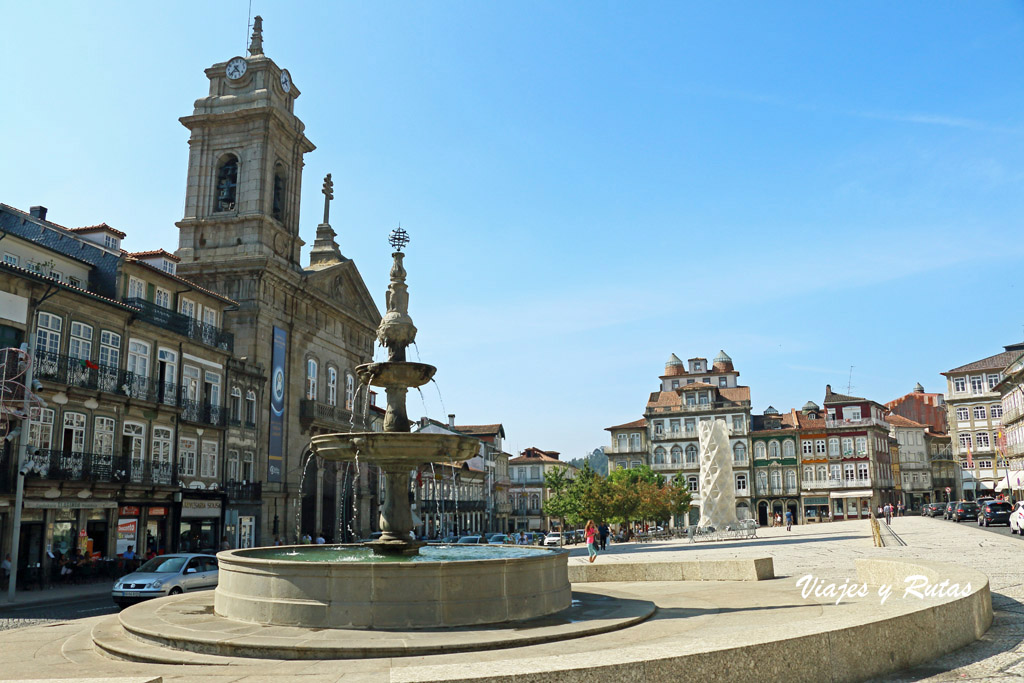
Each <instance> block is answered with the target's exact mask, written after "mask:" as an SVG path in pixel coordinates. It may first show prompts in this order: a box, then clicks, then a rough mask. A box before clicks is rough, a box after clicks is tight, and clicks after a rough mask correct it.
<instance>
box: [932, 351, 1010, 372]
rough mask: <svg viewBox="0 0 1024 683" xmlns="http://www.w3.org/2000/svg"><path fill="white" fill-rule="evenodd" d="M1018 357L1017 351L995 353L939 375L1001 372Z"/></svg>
mask: <svg viewBox="0 0 1024 683" xmlns="http://www.w3.org/2000/svg"><path fill="white" fill-rule="evenodd" d="M1019 355H1020V352H1019V351H1004V352H1003V353H997V354H996V355H994V356H989V357H988V358H982V359H981V360H976V361H974V362H973V363H968V364H967V365H961V366H960V367H958V368H953V369H952V370H947V371H946V372H943V373H941V374H942V375H952V374H953V373H954V372H971V371H973V370H1002V369H1003V368H1005V367H1006V366H1007V365H1009V364H1010V363H1012V362H1013V361H1014V360H1015V359H1016V358H1017V356H1019Z"/></svg>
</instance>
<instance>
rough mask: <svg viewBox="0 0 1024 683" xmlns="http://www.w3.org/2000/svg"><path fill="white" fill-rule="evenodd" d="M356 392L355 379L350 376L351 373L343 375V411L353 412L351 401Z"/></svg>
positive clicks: (353, 407)
mask: <svg viewBox="0 0 1024 683" xmlns="http://www.w3.org/2000/svg"><path fill="white" fill-rule="evenodd" d="M355 391H356V378H355V377H353V376H352V373H350V372H346V373H345V410H355V405H353V401H354V400H355Z"/></svg>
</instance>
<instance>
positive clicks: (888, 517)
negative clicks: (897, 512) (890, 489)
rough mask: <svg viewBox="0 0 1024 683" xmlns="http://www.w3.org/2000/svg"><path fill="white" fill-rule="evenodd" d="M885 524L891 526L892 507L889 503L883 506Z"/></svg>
mask: <svg viewBox="0 0 1024 683" xmlns="http://www.w3.org/2000/svg"><path fill="white" fill-rule="evenodd" d="M885 523H886V524H892V505H891V504H890V503H886V504H885Z"/></svg>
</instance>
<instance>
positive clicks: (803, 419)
mask: <svg viewBox="0 0 1024 683" xmlns="http://www.w3.org/2000/svg"><path fill="white" fill-rule="evenodd" d="M796 418H797V420H798V421H799V423H800V429H807V430H815V431H817V430H823V429H825V418H823V417H818V418H813V419H812V418H809V417H807V416H806V415H804V414H803V413H797V416H796Z"/></svg>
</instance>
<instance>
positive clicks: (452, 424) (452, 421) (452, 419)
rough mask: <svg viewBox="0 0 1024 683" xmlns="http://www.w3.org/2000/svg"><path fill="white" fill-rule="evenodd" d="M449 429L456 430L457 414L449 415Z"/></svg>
mask: <svg viewBox="0 0 1024 683" xmlns="http://www.w3.org/2000/svg"><path fill="white" fill-rule="evenodd" d="M448 428H449V429H455V413H448Z"/></svg>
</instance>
